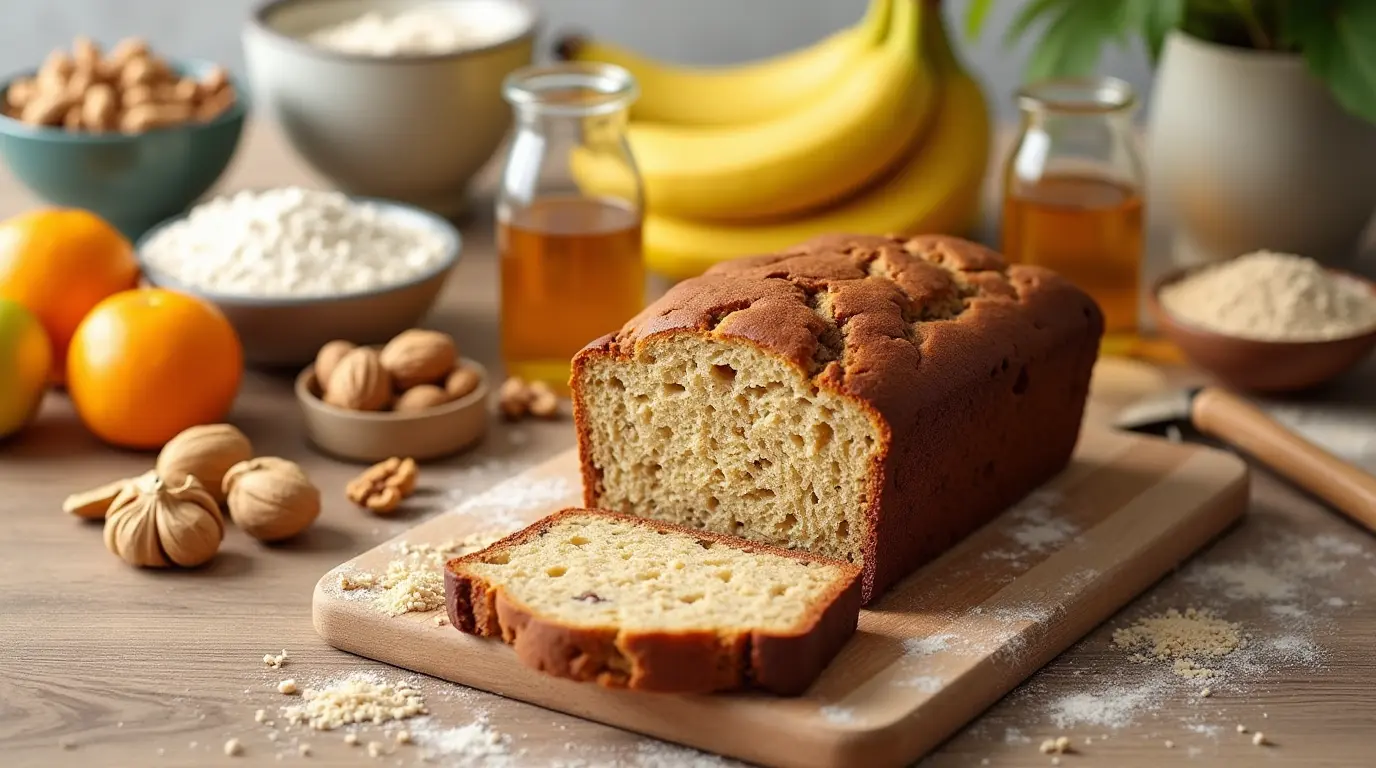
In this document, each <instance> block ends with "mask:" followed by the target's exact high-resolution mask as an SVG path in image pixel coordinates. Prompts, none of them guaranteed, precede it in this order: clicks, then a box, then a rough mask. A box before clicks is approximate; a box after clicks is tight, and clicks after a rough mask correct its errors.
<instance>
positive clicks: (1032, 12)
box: [1003, 0, 1075, 44]
mask: <svg viewBox="0 0 1376 768" xmlns="http://www.w3.org/2000/svg"><path fill="white" fill-rule="evenodd" d="M1058 5H1062V6H1066V7H1065V8H1062V9H1061V12H1066V11H1068V10H1069V9H1070V8H1071V7H1073V6H1074V5H1075V0H1031V2H1029V3H1027V4H1026V5H1024V6H1023V7H1022V10H1021V11H1018V15H1017V16H1015V17H1013V23H1012V24H1010V25H1008V31H1007V32H1006V33H1004V36H1003V41H1004V43H1005V44H1011V43H1014V42H1016V41H1017V40H1018V38H1020V37H1022V36H1023V35H1025V34H1027V30H1028V29H1030V28H1031V27H1032V25H1033V24H1036V23H1037V22H1038V21H1039V20H1041V18H1042V17H1043V16H1047V15H1049V14H1054V13H1056V6H1058Z"/></svg>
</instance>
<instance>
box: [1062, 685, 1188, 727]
mask: <svg viewBox="0 0 1376 768" xmlns="http://www.w3.org/2000/svg"><path fill="white" fill-rule="evenodd" d="M1169 690H1170V684H1169V681H1167V680H1166V679H1164V678H1153V679H1149V680H1147V681H1144V682H1142V683H1139V684H1137V685H1131V686H1130V685H1107V686H1104V687H1103V688H1101V689H1098V690H1095V691H1093V692H1088V691H1086V692H1081V693H1074V694H1071V695H1069V696H1064V697H1062V698H1059V699H1057V700H1055V701H1053V702H1052V703H1051V712H1050V715H1051V722H1052V723H1053V724H1055V726H1056V727H1057V728H1069V727H1071V726H1075V725H1092V726H1097V727H1101V728H1122V727H1124V726H1126V725H1130V724H1131V723H1132V722H1133V720H1134V719H1135V718H1136V716H1137V714H1138V713H1139V712H1142V711H1144V710H1146V709H1149V708H1150V707H1152V706H1153V705H1155V704H1156V703H1157V702H1159V701H1161V699H1163V698H1164V697H1165V695H1166V693H1167V692H1168V691H1169Z"/></svg>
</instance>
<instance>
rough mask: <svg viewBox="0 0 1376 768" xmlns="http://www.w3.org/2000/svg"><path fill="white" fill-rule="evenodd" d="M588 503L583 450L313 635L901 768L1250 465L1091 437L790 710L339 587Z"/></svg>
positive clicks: (608, 707)
mask: <svg viewBox="0 0 1376 768" xmlns="http://www.w3.org/2000/svg"><path fill="white" fill-rule="evenodd" d="M580 493H581V492H580V489H579V480H578V474H577V462H576V459H575V456H574V455H573V453H572V452H570V453H568V454H564V455H561V456H559V457H557V458H555V459H553V460H551V461H550V462H548V463H546V464H544V465H542V466H540V467H537V468H535V469H533V470H531V471H529V472H527V473H525V474H523V475H521V476H518V477H514V478H512V479H510V480H507V481H505V482H504V483H502V484H501V485H499V486H497V487H496V488H494V489H493V491H491V492H489V493H487V494H484V495H483V497H481V498H480V499H477V500H474V501H472V502H470V503H469V504H467V505H465V506H464V507H463V508H461V509H460V510H457V511H455V512H451V513H446V514H443V515H440V516H439V517H435V518H432V519H430V520H428V521H426V522H425V523H423V524H421V525H418V526H417V527H415V528H414V529H412V530H411V531H409V532H408V533H406V534H405V535H403V536H401V537H398V538H397V539H394V540H392V541H391V542H388V543H386V544H383V545H381V546H379V547H377V548H375V549H373V550H371V551H369V552H365V553H364V554H362V555H359V556H358V557H356V558H354V559H353V560H350V561H349V562H347V563H344V564H343V565H341V566H339V567H338V568H336V569H335V570H333V571H331V572H330V573H327V574H326V575H325V576H324V577H323V578H322V579H321V580H320V582H319V584H318V585H317V586H316V590H315V597H314V621H315V627H316V630H317V631H318V632H319V633H320V635H321V637H323V638H324V639H325V641H326V642H328V643H330V644H331V645H333V646H335V647H337V648H341V649H343V650H345V651H349V652H352V653H356V654H359V655H361V656H366V657H368V658H372V659H377V660H378V661H383V662H386V663H389V664H394V665H396V666H399V667H405V668H407V669H411V670H415V671H417V672H422V673H425V674H428V675H434V676H436V677H440V678H444V679H446V680H452V681H454V682H456V683H462V684H464V685H468V686H472V687H475V688H481V689H483V690H487V691H491V692H493V693H498V694H501V695H503V696H508V697H511V698H516V699H521V700H523V701H528V702H531V703H534V704H538V705H540V706H544V707H549V708H551V709H556V710H560V711H563V712H568V713H570V714H573V715H577V716H580V717H585V718H588V719H591V720H597V721H600V722H603V723H608V724H610V725H614V726H618V727H621V728H626V729H629V730H633V731H639V732H642V733H647V734H650V735H653V736H657V737H659V738H662V739H667V740H669V741H675V742H679V743H682V744H687V745H690V746H693V747H697V748H699V749H704V750H708V751H711V752H718V753H722V754H726V755H730V756H733V757H738V758H742V759H745V760H750V761H753V762H757V763H761V764H765V765H775V766H854V765H865V766H889V765H894V766H896V765H904V764H907V763H910V762H912V761H914V760H916V759H917V758H918V757H920V756H921V755H923V754H924V753H926V752H927V751H929V750H931V749H932V748H933V747H935V746H936V745H937V744H939V743H941V742H942V741H943V740H945V739H946V738H947V737H948V736H950V735H951V734H952V733H954V732H955V731H956V730H957V729H959V728H960V727H961V726H963V725H964V724H965V723H967V722H969V721H970V720H972V719H973V718H975V717H976V716H977V715H978V714H979V713H980V712H982V711H983V710H984V709H985V708H987V707H988V706H990V705H991V704H993V703H994V702H995V701H997V700H998V699H999V698H1001V697H1002V696H1003V695H1004V694H1006V693H1008V692H1009V691H1010V690H1012V689H1013V688H1014V687H1015V686H1017V685H1018V683H1019V682H1021V681H1022V680H1024V679H1026V678H1027V677H1028V676H1029V675H1031V674H1032V673H1033V672H1035V671H1036V670H1037V669H1038V668H1040V667H1041V666H1042V665H1043V664H1045V663H1046V662H1048V661H1050V660H1051V659H1052V658H1054V657H1055V656H1056V655H1057V654H1059V653H1060V652H1061V651H1063V650H1065V649H1066V648H1067V647H1069V646H1070V645H1071V644H1072V643H1074V642H1075V641H1076V640H1078V639H1079V638H1081V637H1083V636H1084V635H1085V634H1087V633H1088V632H1089V631H1090V630H1091V629H1092V628H1093V627H1094V626H1095V625H1097V624H1099V623H1100V622H1102V621H1104V620H1105V619H1107V618H1108V617H1109V616H1111V615H1112V614H1113V613H1114V612H1116V611H1117V610H1118V609H1119V608H1121V607H1122V606H1123V605H1125V604H1126V603H1127V602H1128V601H1130V600H1131V599H1132V598H1133V597H1134V596H1135V595H1137V594H1138V593H1140V592H1142V591H1143V590H1144V589H1146V588H1147V587H1148V586H1150V585H1151V584H1152V583H1153V582H1155V581H1156V580H1157V579H1159V578H1161V577H1162V576H1163V575H1165V574H1166V573H1167V571H1169V570H1170V569H1171V568H1173V567H1174V566H1175V565H1177V564H1178V563H1180V562H1181V561H1182V560H1184V559H1185V558H1187V557H1189V556H1190V555H1191V554H1192V553H1193V552H1195V551H1196V550H1198V549H1199V548H1200V547H1202V546H1203V545H1204V544H1205V543H1206V542H1208V541H1209V540H1210V539H1212V538H1213V537H1214V536H1216V535H1217V534H1218V533H1219V532H1221V531H1223V530H1224V529H1225V528H1227V527H1228V526H1229V525H1230V524H1231V523H1233V522H1234V521H1235V520H1237V519H1238V518H1239V517H1240V516H1241V515H1242V513H1243V511H1244V510H1245V508H1246V504H1247V469H1246V466H1245V465H1244V464H1243V463H1242V462H1241V461H1239V460H1238V459H1237V458H1235V457H1233V456H1232V455H1230V454H1226V453H1222V452H1219V451H1215V450H1211V449H1208V448H1204V447H1200V446H1195V445H1182V444H1174V443H1170V442H1166V441H1164V440H1158V439H1155V438H1150V437H1143V436H1137V435H1130V434H1126V433H1110V432H1105V431H1096V430H1087V431H1086V432H1085V434H1084V435H1083V437H1082V439H1081V441H1080V446H1079V449H1078V450H1077V452H1076V455H1075V459H1074V461H1073V462H1072V464H1071V466H1070V467H1069V468H1067V469H1066V471H1065V472H1063V473H1062V474H1061V475H1060V476H1059V477H1057V478H1055V479H1054V480H1052V481H1051V482H1050V483H1048V484H1047V485H1046V486H1045V487H1044V488H1042V489H1041V490H1039V491H1037V492H1035V493H1033V494H1032V495H1031V496H1029V498H1028V499H1026V500H1024V501H1023V502H1022V503H1021V504H1019V505H1018V506H1016V507H1014V508H1013V509H1010V510H1009V511H1008V512H1006V513H1004V514H1003V515H1002V516H1001V517H1000V518H998V519H997V520H995V521H994V522H993V523H991V524H989V525H988V526H986V527H984V528H983V529H981V530H979V531H977V532H976V533H975V534H974V535H972V536H971V537H969V538H968V539H966V540H965V541H964V542H962V543H961V544H959V545H958V546H956V547H955V548H954V549H953V550H951V551H950V552H948V553H947V554H946V555H945V556H943V557H942V558H940V559H938V560H937V561H935V562H933V563H932V564H930V565H928V566H927V567H926V568H924V569H922V570H921V571H919V572H918V573H916V574H914V575H913V576H912V577H910V578H909V579H907V580H906V581H904V582H903V583H902V584H900V585H899V586H897V587H896V588H895V589H893V590H892V591H891V592H890V593H889V594H887V595H886V596H885V597H884V598H883V599H882V600H881V601H879V602H878V603H877V604H876V605H875V606H874V607H873V609H871V610H867V611H864V612H863V613H862V614H861V616H860V629H859V631H858V632H857V634H856V635H855V637H853V638H852V639H851V641H850V643H849V644H848V645H847V646H846V647H845V648H844V649H843V650H842V652H841V654H840V655H839V656H838V657H837V658H836V660H835V661H834V662H832V664H831V666H830V667H829V668H828V669H827V670H826V672H825V673H824V674H823V676H822V678H821V679H820V680H818V682H817V683H816V684H815V685H814V686H813V688H812V690H811V691H809V692H808V694H807V695H805V696H803V697H800V698H794V699H785V698H776V697H771V696H765V695H753V694H751V695H729V696H726V695H718V696H673V695H666V694H650V693H639V692H631V691H620V690H608V689H603V688H600V687H598V686H596V685H591V684H582V683H575V682H571V681H566V680H560V679H556V678H552V677H548V676H545V675H543V674H541V673H539V672H535V671H534V670H531V669H528V668H526V667H524V666H522V665H521V664H520V663H519V662H518V661H517V660H516V657H515V656H514V655H513V654H512V652H511V650H510V649H509V648H508V647H507V646H505V645H504V644H502V643H501V642H499V641H494V640H487V639H478V638H474V637H470V636H467V635H463V634H461V633H459V632H458V631H457V630H455V629H454V628H453V627H451V626H447V625H445V626H439V625H437V624H436V623H435V617H436V616H437V615H438V614H439V613H440V611H435V612H431V613H423V614H422V613H408V614H402V615H400V616H396V617H389V616H387V615H386V614H384V613H382V612H379V611H378V609H376V608H375V607H374V606H373V604H372V603H371V602H370V601H369V600H367V599H366V595H365V593H364V592H362V591H360V590H355V591H350V592H345V591H343V590H341V589H340V577H341V574H344V573H348V572H353V571H371V572H376V573H380V572H382V571H383V570H384V569H385V567H386V564H387V563H388V561H390V560H391V559H393V558H395V557H397V556H398V552H399V546H400V545H401V544H402V543H409V544H417V543H429V544H442V543H444V542H448V541H452V540H454V539H456V538H459V537H462V536H464V535H466V534H469V533H472V532H475V531H479V530H485V529H491V528H492V527H493V523H494V521H496V522H505V523H506V524H508V525H514V524H516V523H518V522H524V521H531V520H535V519H537V518H539V517H542V516H543V515H545V514H547V513H549V512H552V511H554V510H556V509H560V508H562V507H565V506H572V505H577V504H578V502H579V500H580V498H581V495H580ZM557 497H562V498H557Z"/></svg>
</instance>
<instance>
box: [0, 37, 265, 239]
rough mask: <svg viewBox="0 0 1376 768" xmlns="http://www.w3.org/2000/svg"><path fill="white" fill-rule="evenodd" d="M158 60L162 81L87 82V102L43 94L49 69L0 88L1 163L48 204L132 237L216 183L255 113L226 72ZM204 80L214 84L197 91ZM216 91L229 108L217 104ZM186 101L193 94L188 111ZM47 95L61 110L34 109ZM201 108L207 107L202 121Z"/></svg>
mask: <svg viewBox="0 0 1376 768" xmlns="http://www.w3.org/2000/svg"><path fill="white" fill-rule="evenodd" d="M55 55H56V54H55ZM51 61H52V59H50V60H49V62H51ZM150 61H155V62H157V63H156V64H153V65H150V66H161V67H162V68H163V71H162V73H161V74H159V75H158V76H157V79H154V78H153V77H149V76H147V75H145V76H144V79H145V80H150V81H152V82H147V83H138V82H134V81H135V80H136V79H137V78H136V77H129V78H127V80H129V81H130V83H131V84H129V85H127V86H122V85H121V84H120V83H119V82H118V81H117V79H116V78H118V77H119V74H111V75H108V76H107V77H106V80H105V81H97V82H95V83H90V84H88V85H87V87H86V90H85V92H84V95H83V96H81V97H75V96H61V95H58V96H53V95H51V94H50V95H47V96H45V95H44V93H43V89H42V88H41V87H39V86H38V83H41V82H44V78H45V77H47V75H45V74H44V72H45V70H46V69H49V68H51V64H50V63H49V64H45V65H44V67H45V69H44V70H38V71H30V72H23V73H20V74H18V75H15V76H12V77H10V78H8V79H7V80H5V81H4V82H3V84H0V105H4V110H3V114H0V156H2V157H4V160H5V163H6V165H8V166H9V168H10V171H11V172H12V173H13V174H14V176H15V177H16V178H18V179H19V180H20V181H21V182H23V184H24V185H25V186H27V187H28V188H29V189H30V190H31V191H33V192H34V193H35V194H36V195H38V196H39V197H41V198H42V199H43V200H44V201H46V202H47V203H49V204H52V205H56V206H61V207H67V208H84V209H86V210H89V211H91V212H93V213H95V214H97V215H99V216H100V217H102V218H104V219H105V220H106V221H109V222H110V223H111V224H113V225H114V226H116V227H117V228H119V230H120V231H121V232H123V233H124V234H125V235H126V236H127V237H129V238H130V239H134V238H137V237H138V236H139V235H141V234H143V232H144V231H146V230H147V229H149V228H150V227H152V226H153V225H154V224H157V223H158V222H160V221H163V220H165V219H168V218H170V217H172V216H174V215H176V214H178V213H180V212H182V211H184V210H185V209H186V208H187V207H189V206H190V205H191V204H192V203H194V202H195V201H196V200H197V198H199V197H200V196H201V195H203V194H205V192H206V191H207V190H209V189H210V188H211V187H212V186H214V184H215V182H216V181H218V180H219V178H220V176H221V175H222V174H223V173H224V171H225V169H226V168H227V167H228V166H229V163H230V160H231V159H232V158H233V157H234V153H235V151H236V150H237V149H238V146H239V140H240V136H241V135H242V133H243V127H244V118H245V116H246V115H247V113H248V105H247V104H246V103H245V99H244V95H243V91H242V89H240V88H238V87H237V83H235V82H234V80H233V78H232V77H230V76H229V75H228V73H226V72H225V71H224V69H223V68H221V67H218V66H216V65H215V64H212V63H211V62H208V61H183V62H176V63H163V62H161V61H158V60H156V59H151V58H150ZM74 76H75V75H69V78H70V77H74ZM110 80H114V81H113V82H110ZM197 83H207V85H204V86H200V87H199V89H198V90H197V92H196V93H192V91H193V89H197V88H198V86H197ZM212 84H213V85H212ZM69 85H70V84H69ZM142 85H147V86H148V87H147V89H146V91H145V90H141V89H140V86H142ZM78 86H79V84H78ZM211 87H214V88H216V89H217V90H216V91H214V92H210V91H209V88H211ZM177 88H181V91H180V92H177V91H176V90H174V89H177ZM52 90H53V91H54V93H57V91H56V89H55V88H54V89H52ZM71 90H72V92H73V93H75V92H78V91H80V88H79V87H72V88H71ZM93 90H94V93H95V94H96V95H94V96H93V95H92V93H93ZM131 91H132V92H133V93H134V96H132V97H131V96H130V95H129V94H130V92H131ZM217 94H218V98H219V99H220V102H219V103H215V104H211V103H210V101H211V99H212V98H214V97H215V96H216V95H217ZM179 95H181V96H185V97H187V99H186V101H185V102H184V103H183V104H182V105H181V106H178V104H177V102H176V99H177V97H178V96H179ZM144 97H146V98H148V99H150V101H146V102H140V103H143V104H146V105H147V106H146V107H145V108H143V109H138V108H137V107H138V105H137V104H130V105H129V106H124V105H123V104H122V103H121V102H128V101H134V100H137V99H139V98H144ZM41 98H47V99H48V100H49V102H56V103H37V104H35V102H34V100H35V99H41ZM64 99H65V101H63V100H64ZM153 99H161V101H153ZM199 104H206V105H207V106H205V107H204V110H203V111H202V112H201V113H200V114H199V115H198V114H196V109H197V108H198V106H199ZM212 110H214V111H213V112H212Z"/></svg>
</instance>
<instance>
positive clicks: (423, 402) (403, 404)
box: [392, 384, 449, 413]
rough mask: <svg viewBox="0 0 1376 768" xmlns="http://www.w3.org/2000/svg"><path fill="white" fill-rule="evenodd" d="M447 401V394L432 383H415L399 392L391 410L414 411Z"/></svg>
mask: <svg viewBox="0 0 1376 768" xmlns="http://www.w3.org/2000/svg"><path fill="white" fill-rule="evenodd" d="M447 402H449V394H448V393H447V392H445V391H444V390H443V389H440V388H439V387H437V386H435V385H434V384H417V385H416V386H414V387H411V388H410V389H408V390H406V391H405V392H402V393H401V397H398V398H397V401H396V403H394V404H393V405H392V410H394V411H399V412H402V413H408V412H410V413H414V412H416V411H424V410H427V409H429V408H434V407H436V406H440V405H444V404H445V403H447Z"/></svg>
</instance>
